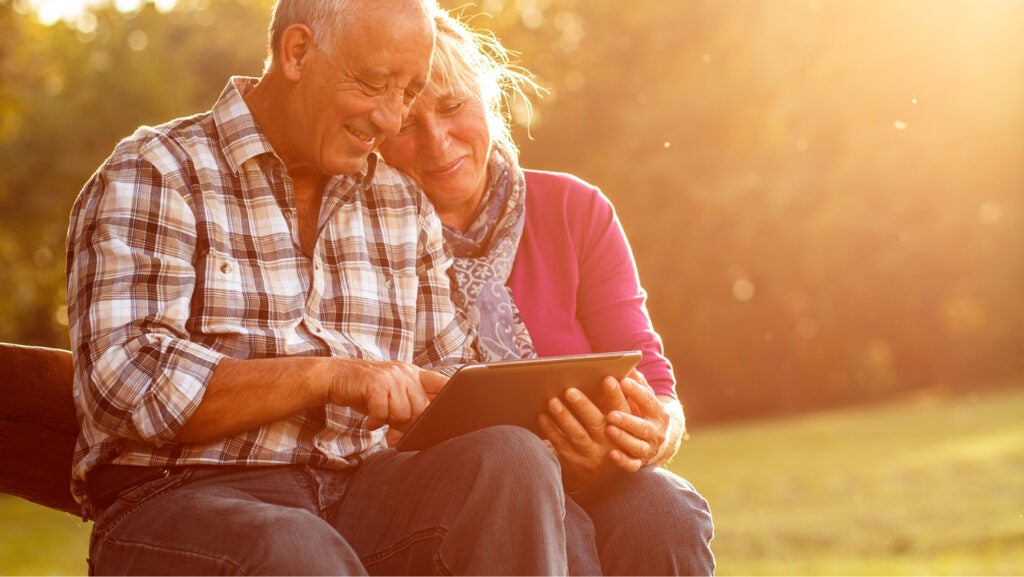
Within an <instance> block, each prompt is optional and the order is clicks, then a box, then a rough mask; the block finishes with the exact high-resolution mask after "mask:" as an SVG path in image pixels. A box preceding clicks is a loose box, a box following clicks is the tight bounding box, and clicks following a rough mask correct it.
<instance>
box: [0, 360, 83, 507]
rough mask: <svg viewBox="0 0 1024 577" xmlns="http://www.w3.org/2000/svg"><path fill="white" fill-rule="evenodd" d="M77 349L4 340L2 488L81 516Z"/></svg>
mask: <svg viewBox="0 0 1024 577" xmlns="http://www.w3.org/2000/svg"><path fill="white" fill-rule="evenodd" d="M72 379H73V371H72V366H71V352H70V351H66V350H63V349H51V348H45V347H28V346H22V345H15V344H8V343H0V492H3V493H9V494H11V495H16V496H18V497H22V498H24V499H28V500H29V501H32V502H34V503H38V504H40V505H45V506H47V507H51V508H53V509H57V510H59V511H65V512H67V513H71V514H73V515H76V516H81V515H82V509H81V507H80V506H79V505H78V503H76V502H75V500H74V498H72V496H71V457H72V454H73V453H74V449H75V441H76V439H77V438H78V421H77V419H76V418H75V404H74V400H73V398H72V391H71V383H72Z"/></svg>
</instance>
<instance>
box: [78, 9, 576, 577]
mask: <svg viewBox="0 0 1024 577" xmlns="http://www.w3.org/2000/svg"><path fill="white" fill-rule="evenodd" d="M426 2H427V0H280V1H279V2H278V4H277V6H276V7H275V11H274V18H273V23H272V25H271V55H270V56H269V59H268V64H267V68H266V71H265V73H264V74H263V76H262V78H260V79H258V80H257V79H251V78H232V79H231V81H230V82H229V83H228V85H227V87H226V88H225V90H224V92H223V93H222V95H221V96H220V98H219V100H218V101H217V102H216V103H215V105H214V107H213V109H212V110H210V111H209V112H207V113H205V114H200V115H197V116H193V117H190V118H184V119H178V120H175V121H172V122H170V123H167V124H164V125H161V126H157V127H155V128H150V127H143V128H141V129H139V131H137V132H136V133H135V134H134V135H133V136H131V137H130V138H128V139H126V140H125V141H123V142H122V143H120V144H119V145H118V146H117V148H116V150H115V151H114V153H113V154H112V155H111V157H110V158H109V159H108V160H107V161H106V162H105V163H104V164H103V166H102V167H100V169H99V170H98V171H97V172H96V174H95V175H93V177H92V178H91V179H90V181H89V182H88V183H87V184H86V186H85V188H84V189H83V191H82V193H81V195H80V196H79V198H78V200H77V202H76V203H75V207H74V210H73V212H72V215H71V224H70V229H69V236H68V297H69V301H70V302H69V313H70V319H71V337H72V342H73V349H74V355H75V366H76V374H75V400H76V403H77V406H78V414H79V417H80V421H81V435H80V437H79V442H78V448H77V451H76V455H75V464H74V471H73V478H74V482H73V487H72V490H73V492H74V494H75V496H76V498H78V499H79V500H80V501H81V502H82V504H83V507H85V508H86V509H87V510H88V511H89V512H90V514H91V515H93V516H94V517H95V519H96V522H95V526H94V529H93V539H92V544H91V547H90V549H91V550H90V563H91V566H92V569H93V571H94V572H95V573H97V574H106V573H128V574H158V573H171V574H222V573H228V574H239V573H241V574H325V575H326V574H362V573H365V572H370V573H375V574H401V573H412V574H430V573H456V574H494V573H505V574H557V573H562V572H564V571H565V570H566V553H565V535H564V524H563V516H564V514H565V513H564V512H565V507H564V501H563V496H562V495H563V493H562V488H561V479H560V476H559V467H558V463H557V461H556V460H555V458H554V457H553V456H552V455H551V454H550V452H549V451H548V450H547V449H546V448H545V447H544V445H543V444H542V443H541V441H540V440H539V439H537V438H536V437H534V436H533V435H531V434H530V433H528V432H526V431H525V430H523V429H518V428H492V429H486V430H483V431H481V432H478V433H474V434H470V435H465V436H463V437H460V438H458V439H454V440H452V441H449V442H447V443H442V444H440V445H437V446H435V447H433V448H431V449H429V450H425V451H422V452H418V453H397V452H395V451H394V450H391V449H388V448H387V446H386V443H385V434H386V432H387V429H388V427H394V428H397V429H399V430H402V429H404V428H405V427H406V426H407V424H408V423H410V422H411V421H412V420H413V419H414V418H415V417H416V416H418V414H419V413H420V412H421V411H422V410H423V408H424V407H425V405H426V404H427V402H428V399H429V397H430V395H431V394H433V393H435V392H436V391H437V390H438V389H439V388H440V387H441V386H442V385H443V384H444V382H445V381H446V379H447V377H445V376H444V375H443V373H442V372H444V371H445V369H450V368H451V367H453V366H455V365H457V364H459V363H462V362H465V361H466V360H467V359H468V358H469V357H470V355H471V352H470V350H471V346H470V343H469V342H468V341H469V339H468V338H467V335H466V332H465V331H464V328H463V324H462V322H461V321H460V320H459V317H458V316H457V315H456V313H455V311H454V309H453V307H452V305H451V303H450V295H449V288H448V281H447V276H446V268H447V266H448V265H449V264H450V261H449V257H448V256H447V255H446V253H445V252H444V250H443V244H442V243H443V241H442V235H441V229H440V224H439V221H438V220H437V218H436V216H435V215H434V214H433V212H432V209H431V208H430V206H429V204H428V203H425V202H424V201H423V200H422V198H421V196H420V194H419V193H418V191H417V190H416V189H414V188H413V185H412V184H411V181H410V180H408V179H406V178H405V177H403V176H401V175H400V174H398V173H397V172H395V171H393V170H392V169H390V168H389V167H387V166H385V165H384V164H383V163H379V164H378V163H377V162H376V156H374V153H373V152H372V151H373V150H374V148H375V147H376V145H377V144H378V143H379V141H380V140H381V139H382V138H384V137H386V136H388V135H393V134H395V133H396V131H397V130H398V129H399V127H400V126H401V123H402V117H403V115H404V114H405V113H406V112H407V111H408V107H409V106H410V104H411V102H412V100H413V99H414V98H415V97H416V95H417V94H418V92H419V91H420V90H421V88H422V87H423V85H424V84H425V83H426V80H427V77H428V74H429V70H430V61H431V53H432V50H433V27H432V26H433V25H432V12H433V10H436V7H435V6H431V5H428V4H427V3H426ZM419 367H426V368H425V369H421V368H419ZM430 369H436V370H437V371H442V372H435V371H434V370H430Z"/></svg>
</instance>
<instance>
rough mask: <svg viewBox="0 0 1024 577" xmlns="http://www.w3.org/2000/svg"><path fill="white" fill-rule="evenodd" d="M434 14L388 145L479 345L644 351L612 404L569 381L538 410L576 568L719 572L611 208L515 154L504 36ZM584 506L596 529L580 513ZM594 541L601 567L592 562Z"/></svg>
mask: <svg viewBox="0 0 1024 577" xmlns="http://www.w3.org/2000/svg"><path fill="white" fill-rule="evenodd" d="M435 20H436V24H437V38H436V46H435V51H434V67H433V72H432V77H431V81H430V84H429V85H428V87H427V88H426V90H424V91H423V93H422V94H421V95H420V96H419V97H418V98H417V99H416V101H415V102H414V104H413V106H412V109H411V111H410V113H409V115H408V117H407V119H406V121H405V123H404V124H403V126H402V129H401V131H400V133H399V134H398V135H397V136H396V137H393V138H390V139H389V140H387V141H386V142H385V143H384V144H382V146H381V153H382V154H383V156H384V159H385V160H386V161H387V162H388V163H389V164H391V165H393V166H395V167H396V168H398V169H400V170H402V171H404V172H406V173H407V174H409V175H411V176H412V177H413V178H415V179H416V181H417V182H418V183H419V184H420V186H421V187H422V188H423V190H424V192H425V193H426V195H427V196H428V197H429V198H430V200H431V201H432V203H433V205H434V207H435V208H436V210H437V213H438V215H439V216H440V218H441V220H442V222H443V223H444V225H445V235H446V240H447V241H448V243H449V246H450V247H451V249H452V251H453V252H454V254H455V256H456V262H455V266H454V271H453V274H452V277H453V284H454V286H453V293H454V294H455V298H456V301H457V304H459V306H460V307H461V308H462V309H463V310H464V311H465V312H466V314H467V316H468V317H469V318H470V320H471V321H472V322H473V323H474V325H475V326H476V327H477V330H478V333H479V334H478V337H479V338H478V343H479V345H478V352H479V355H480V357H481V359H482V360H484V361H495V360H501V359H509V358H520V357H532V356H542V357H543V356H554V355H563V354H574V353H588V352H593V351H597V352H600V351H618V350H627V349H639V350H641V351H642V352H643V360H642V361H641V363H640V365H639V366H638V369H639V371H638V372H634V373H633V375H631V378H626V379H623V380H622V381H619V382H616V381H615V380H614V379H611V378H609V379H607V381H606V383H605V393H606V395H605V397H606V402H605V403H603V405H602V406H600V407H598V406H595V405H594V404H593V403H591V402H590V401H589V400H588V399H587V398H586V397H585V396H584V395H582V394H579V393H578V391H570V392H569V393H567V394H566V398H564V399H559V398H556V399H551V401H550V403H549V412H548V413H547V414H544V415H541V416H540V417H539V424H540V426H541V429H542V430H543V431H544V432H545V434H546V437H547V439H548V440H549V441H550V442H551V445H552V446H553V448H554V450H555V451H556V453H557V455H558V457H559V460H560V462H561V464H562V471H563V479H564V484H565V487H566V490H567V492H568V495H569V496H570V497H571V499H566V503H567V509H568V512H567V520H568V522H567V527H568V528H567V533H568V535H567V539H569V541H570V543H569V546H570V550H575V552H576V553H577V554H580V552H581V551H582V552H583V553H582V554H580V555H582V557H583V558H582V559H577V560H576V562H575V564H576V566H575V567H572V568H571V569H574V570H575V571H576V572H582V573H594V572H597V571H604V572H605V573H607V574H628V573H636V574H646V575H656V574H683V575H699V574H709V573H711V572H713V570H714V558H713V556H712V554H711V550H710V546H709V542H710V540H711V534H712V524H711V516H710V512H709V510H708V508H707V503H706V502H705V501H704V499H703V498H702V497H701V496H700V495H699V494H698V493H697V492H696V491H695V490H694V488H693V487H692V486H691V485H690V484H689V483H687V482H686V481H685V480H683V479H681V478H679V477H678V476H676V475H674V474H672V473H670V472H668V471H667V470H665V469H662V468H658V467H657V465H661V464H663V463H665V462H666V461H667V460H668V459H669V458H670V457H671V456H672V455H673V454H674V453H675V452H676V450H677V449H678V447H679V443H680V439H681V437H682V433H683V430H684V417H683V411H682V406H681V405H680V403H679V401H678V399H677V398H676V395H675V379H674V377H673V374H672V368H671V365H670V364H669V362H668V360H667V359H666V358H665V357H664V356H663V354H662V347H661V339H660V337H659V336H658V335H657V333H655V332H654V330H653V328H652V327H651V323H650V318H649V316H648V314H647V311H646V308H645V304H644V300H645V293H644V290H643V289H642V287H641V286H640V283H639V280H638V278H637V273H636V267H635V264H634V261H633V256H632V253H631V252H630V249H629V245H628V243H627V241H626V238H625V235H624V233H623V230H622V228H621V226H620V225H619V222H618V219H617V218H616V215H615V212H614V209H613V208H612V206H611V204H610V203H609V202H608V200H607V199H606V198H605V197H604V196H603V195H602V194H601V192H600V191H599V190H598V189H596V188H595V187H593V186H591V185H588V184H587V183H585V182H583V181H581V180H579V179H577V178H575V177H573V176H571V175H567V174H557V173H549V172H538V171H532V170H523V169H521V168H520V167H519V165H518V158H517V152H516V148H515V146H514V144H513V142H512V140H511V136H510V132H509V128H508V121H507V119H508V115H507V108H508V106H507V104H508V100H509V99H510V97H511V96H512V95H513V94H518V95H519V96H520V97H525V95H524V94H523V88H524V87H528V86H532V81H531V80H530V77H529V76H527V75H526V74H525V73H523V72H520V71H518V70H516V69H514V68H513V67H511V66H510V65H509V59H508V56H507V53H506V52H505V50H504V49H503V48H502V46H501V45H500V44H499V43H498V42H497V41H496V40H495V39H493V38H492V37H490V36H487V35H484V34H480V33H476V32H474V31H472V30H471V29H469V28H468V27H467V26H466V25H464V24H463V23H461V22H460V21H458V20H456V19H455V18H452V17H450V16H448V15H446V14H441V15H439V16H437V17H436V19H435ZM527 102H528V101H527ZM577 506H578V507H580V508H582V510H583V511H585V513H586V517H587V518H589V520H590V522H592V523H593V532H590V533H588V532H587V531H589V527H587V528H585V529H586V530H581V529H579V527H576V528H575V529H574V528H573V527H572V526H573V525H574V523H573V522H572V518H573V515H574V512H575V511H578V509H577ZM588 525H589V523H588ZM588 535H589V536H588ZM574 539H576V540H578V541H579V540H583V541H587V540H591V541H592V542H583V543H580V542H576V543H573V540H574ZM595 546H596V550H595ZM589 551H595V552H596V555H597V556H599V558H600V565H597V564H596V560H594V563H593V564H590V565H588V564H587V559H586V557H587V554H588V553H587V552H589Z"/></svg>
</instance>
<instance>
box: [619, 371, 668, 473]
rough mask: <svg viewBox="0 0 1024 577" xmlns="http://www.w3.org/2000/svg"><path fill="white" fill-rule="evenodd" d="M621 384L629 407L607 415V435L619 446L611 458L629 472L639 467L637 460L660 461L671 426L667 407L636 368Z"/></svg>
mask: <svg viewBox="0 0 1024 577" xmlns="http://www.w3.org/2000/svg"><path fill="white" fill-rule="evenodd" d="M620 387H621V389H622V392H623V394H624V395H625V397H626V399H627V400H628V402H629V407H630V410H629V411H620V410H616V411H611V412H610V413H608V415H607V417H606V419H607V421H608V431H607V433H606V434H607V436H608V437H609V438H610V439H611V440H612V441H613V442H614V443H615V445H616V448H615V449H613V450H612V451H610V452H609V454H608V457H609V458H610V459H611V460H612V462H614V463H615V465H616V466H618V467H619V468H621V469H625V470H627V471H634V470H636V468H635V467H636V462H637V461H640V462H641V463H642V464H643V465H656V464H660V457H661V456H662V454H663V452H664V447H665V445H666V441H667V440H668V439H669V431H670V429H671V426H672V416H671V415H670V413H669V410H668V408H666V407H665V405H664V404H663V403H662V401H661V400H660V399H659V398H658V397H657V396H656V395H655V394H654V391H653V390H651V387H650V386H649V385H648V384H647V381H646V380H645V379H644V377H643V375H641V374H640V373H639V372H637V371H635V370H634V371H633V372H632V373H630V376H628V377H626V378H625V379H623V380H622V381H621V383H620Z"/></svg>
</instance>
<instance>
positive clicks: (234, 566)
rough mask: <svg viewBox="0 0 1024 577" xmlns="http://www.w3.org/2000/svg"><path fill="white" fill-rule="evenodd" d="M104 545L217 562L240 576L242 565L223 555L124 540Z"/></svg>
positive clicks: (107, 540) (116, 540)
mask: <svg viewBox="0 0 1024 577" xmlns="http://www.w3.org/2000/svg"><path fill="white" fill-rule="evenodd" d="M106 544H107V545H108V546H114V547H122V548H131V547H137V548H139V549H149V550H152V551H165V552H170V553H174V554H175V555H181V556H188V555H191V556H193V557H198V558H200V559H207V560H212V561H217V562H219V563H223V564H225V565H227V566H229V567H231V568H232V569H233V570H234V573H235V574H242V565H240V564H239V563H237V562H235V561H234V560H232V559H230V558H227V557H225V556H223V555H219V554H210V553H203V552H202V551H190V550H187V549H178V548H174V547H163V546H160V545H154V544H152V543H143V542H140V541H124V540H119V539H106Z"/></svg>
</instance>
